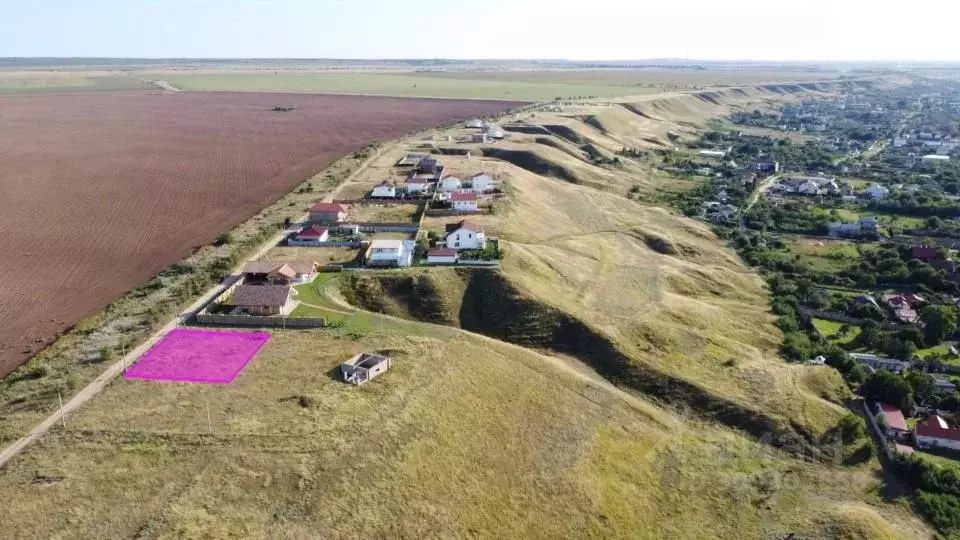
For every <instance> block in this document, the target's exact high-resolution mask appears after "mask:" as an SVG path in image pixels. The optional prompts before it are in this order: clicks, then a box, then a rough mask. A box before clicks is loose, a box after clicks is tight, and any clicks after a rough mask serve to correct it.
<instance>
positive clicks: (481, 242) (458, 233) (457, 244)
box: [446, 221, 487, 250]
mask: <svg viewBox="0 0 960 540" xmlns="http://www.w3.org/2000/svg"><path fill="white" fill-rule="evenodd" d="M446 233H447V248H449V249H454V250H458V249H484V248H485V247H487V235H486V233H484V232H483V228H482V227H480V226H478V225H477V224H475V223H471V222H469V221H461V222H459V223H450V224H448V225H447V227H446Z"/></svg>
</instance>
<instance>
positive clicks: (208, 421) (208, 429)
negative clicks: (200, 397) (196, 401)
mask: <svg viewBox="0 0 960 540" xmlns="http://www.w3.org/2000/svg"><path fill="white" fill-rule="evenodd" d="M206 405H207V433H208V434H210V435H213V423H212V422H211V421H210V402H209V401H207V402H206Z"/></svg>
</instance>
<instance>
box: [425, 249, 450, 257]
mask: <svg viewBox="0 0 960 540" xmlns="http://www.w3.org/2000/svg"><path fill="white" fill-rule="evenodd" d="M456 254H457V250H455V249H450V248H433V249H431V250H430V251H428V252H427V256H428V257H453V256H455V255H456Z"/></svg>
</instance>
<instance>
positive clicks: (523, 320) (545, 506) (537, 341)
mask: <svg viewBox="0 0 960 540" xmlns="http://www.w3.org/2000/svg"><path fill="white" fill-rule="evenodd" d="M605 108H609V107H605ZM586 112H587V114H592V113H597V112H599V107H598V109H597V110H590V111H586ZM538 114H539V113H538ZM577 114H579V112H578V113H577ZM631 114H632V113H631ZM628 118H629V119H630V120H629V122H631V123H640V124H642V123H643V122H647V121H650V120H645V119H643V117H641V116H639V115H636V114H634V115H633V116H631V117H628ZM549 120H550V121H549V122H547V123H548V124H549V125H551V126H556V125H565V126H567V127H568V128H569V129H570V130H573V131H575V132H576V133H577V134H579V135H575V134H571V133H570V132H569V131H567V129H559V130H558V129H556V128H554V131H553V132H554V133H562V134H563V135H564V136H563V137H561V138H562V139H563V140H564V141H568V142H569V141H571V140H576V137H583V139H584V140H591V141H592V142H591V143H590V144H597V145H598V146H600V147H602V148H603V149H605V150H606V151H614V150H615V148H613V145H614V144H616V143H615V142H612V141H614V139H613V138H612V136H613V135H616V134H612V135H611V137H610V138H609V139H608V140H607V141H606V142H604V141H603V140H601V138H599V137H595V138H593V139H591V138H590V137H588V135H589V133H590V132H589V131H588V130H587V129H583V130H582V131H581V127H580V124H578V123H579V122H581V120H580V119H579V117H564V118H552V119H549ZM650 122H652V121H650ZM590 129H594V128H590ZM636 129H638V130H640V131H642V130H645V129H647V127H645V126H643V125H640V126H638V127H636ZM537 136H539V135H537ZM554 136H555V135H554ZM532 137H533V136H532ZM570 144H573V143H570ZM604 145H606V146H604ZM497 148H506V149H509V150H513V151H518V152H529V153H530V154H531V155H533V156H539V157H540V158H541V159H544V160H547V161H550V162H554V161H555V162H558V163H562V164H563V165H564V166H567V165H569V169H570V170H571V171H574V173H575V174H576V176H577V180H578V181H571V180H569V179H563V178H560V177H557V176H556V175H554V176H550V175H540V174H537V173H536V172H532V171H531V170H530V169H529V168H525V167H524V166H523V164H524V163H526V162H525V161H522V160H521V163H520V164H519V165H517V164H504V168H503V169H501V170H502V171H504V174H503V175H502V177H505V178H506V182H507V190H506V191H507V193H508V196H507V197H506V200H505V202H504V203H503V204H498V207H497V213H495V214H493V215H490V216H484V217H482V218H481V219H480V220H479V221H481V222H482V223H484V225H485V226H486V227H487V230H488V232H489V233H490V234H493V235H497V236H499V237H500V239H501V244H502V246H503V247H504V249H505V251H506V253H507V256H506V259H505V260H504V263H503V266H502V267H501V268H499V269H462V268H461V269H451V268H435V269H416V270H403V271H387V272H362V273H360V272H358V273H354V274H344V275H343V276H341V277H340V278H338V279H340V280H341V282H342V287H341V290H342V293H343V294H344V296H345V297H346V298H347V299H348V300H350V301H351V302H353V303H354V304H356V305H360V306H363V307H366V308H367V309H369V310H370V311H374V312H377V311H383V312H386V313H387V314H388V315H395V316H396V317H392V316H385V317H380V318H379V320H378V319H377V318H375V317H374V316H371V315H370V314H369V313H365V312H362V313H360V314H359V315H358V316H357V318H356V320H361V321H363V320H365V321H366V323H365V324H354V325H353V326H351V327H349V328H344V329H327V330H310V331H275V332H273V338H272V340H271V341H270V342H269V343H268V344H267V345H266V346H265V347H264V349H263V350H262V351H261V353H260V354H259V355H258V357H257V358H256V359H255V360H254V361H253V362H252V363H251V364H250V365H249V366H248V367H247V369H246V371H245V372H244V373H243V374H242V375H241V377H240V378H238V380H237V381H235V382H234V383H233V384H230V385H227V386H210V385H191V384H145V383H144V382H142V381H127V380H118V381H116V382H115V383H113V384H112V385H111V386H110V388H109V389H107V390H106V391H105V392H104V393H102V394H100V395H99V396H97V398H95V399H94V400H92V401H91V402H90V403H89V405H88V406H87V407H86V408H84V409H83V410H82V411H80V412H79V413H77V414H76V415H75V416H73V417H71V418H70V419H69V423H68V425H67V427H66V428H64V429H59V430H58V431H56V432H55V433H53V434H51V435H50V436H48V437H45V438H44V439H42V440H41V441H40V443H39V444H37V445H36V446H34V447H32V448H30V449H28V450H27V451H26V452H24V453H23V454H21V455H20V456H18V457H17V458H16V459H15V460H14V461H12V462H11V463H10V464H9V465H8V466H7V467H6V468H5V469H4V470H3V471H2V472H0V498H2V499H3V500H4V501H6V504H4V505H0V522H2V523H4V525H5V527H7V528H8V530H11V531H15V534H16V535H18V536H23V537H50V536H55V535H64V536H65V535H70V536H75V537H132V536H137V537H141V538H172V537H201V536H208V537H226V536H235V537H263V538H301V537H311V536H318V535H319V536H323V537H330V538H357V537H363V538H368V537H391V538H393V537H418V538H451V537H454V538H456V537H481V538H558V537H592V538H612V537H624V538H702V537H704V535H705V534H709V535H710V536H713V537H719V538H778V537H785V536H787V535H788V534H791V533H793V534H795V535H796V536H797V537H800V538H803V537H813V538H822V537H843V538H871V539H873V538H913V537H927V536H929V535H930V534H929V531H928V529H927V528H926V527H925V526H924V525H923V524H922V523H921V522H920V521H919V520H918V519H916V518H915V517H914V516H912V515H911V514H910V513H909V510H907V509H906V508H905V507H904V506H902V505H899V504H896V503H895V502H891V501H888V500H886V499H884V498H883V497H882V496H881V495H880V493H881V492H882V487H883V486H882V484H881V481H880V480H879V479H878V478H877V476H876V474H875V473H876V467H875V462H874V461H872V460H869V459H867V460H865V462H861V463H859V464H856V463H854V462H857V461H858V460H856V459H852V460H851V459H849V458H851V455H850V451H851V450H853V449H852V448H842V447H840V446H839V445H838V444H836V443H835V439H834V438H833V437H834V436H835V435H836V434H837V430H836V425H837V423H838V422H839V421H840V419H841V418H843V417H844V415H846V414H847V413H846V411H845V409H844V408H843V407H842V406H841V405H840V402H841V401H842V399H843V398H844V397H845V390H844V387H843V386H842V383H841V381H840V380H839V378H838V377H837V376H836V374H835V373H833V372H832V371H830V370H829V369H827V368H814V367H805V366H796V365H788V364H785V363H783V362H782V361H781V360H780V359H778V358H777V357H776V348H777V346H778V343H779V339H780V335H779V333H778V332H777V331H776V329H775V328H774V326H773V325H772V316H771V315H770V314H769V313H768V312H767V306H766V303H767V296H766V293H765V290H764V287H763V284H762V282H761V280H760V278H759V277H757V276H756V275H755V274H753V273H751V272H750V271H749V269H747V268H746V267H744V266H743V265H742V264H741V263H740V262H739V260H738V259H737V257H736V256H735V254H733V253H732V252H731V251H730V250H729V249H727V248H726V247H724V246H723V245H722V244H721V243H720V242H719V241H718V240H717V239H716V238H715V237H714V236H713V235H712V233H711V232H710V231H709V230H708V229H707V228H706V227H705V226H704V225H702V224H700V223H697V222H695V221H692V220H689V219H686V218H681V217H677V216H674V215H671V214H670V213H669V212H667V211H665V210H662V209H658V208H654V207H650V206H645V205H641V204H639V203H637V202H634V201H631V200H628V199H627V198H625V197H623V194H622V186H624V185H629V184H631V183H632V182H635V181H636V180H635V179H634V178H633V177H632V176H631V175H632V173H631V169H630V168H629V166H628V167H625V168H623V169H613V168H601V167H596V166H593V165H590V164H589V163H587V162H585V161H583V160H581V159H579V158H576V157H574V156H572V155H570V154H569V153H567V152H565V151H562V150H558V149H556V148H550V147H547V146H545V145H542V144H539V145H538V144H537V143H536V142H535V141H530V142H529V143H528V142H526V141H524V140H515V141H513V142H511V143H509V144H505V145H502V146H498V147H497ZM545 149H546V150H545ZM484 159H487V158H484ZM568 160H569V161H568ZM574 163H576V166H574V165H573V164H574ZM436 225H437V224H436V223H434V226H436ZM371 350H373V351H380V352H382V353H384V354H388V355H390V356H391V357H392V358H393V360H394V365H393V368H392V369H391V370H390V371H389V372H387V373H386V374H385V375H384V376H382V377H380V378H378V379H376V380H375V381H373V382H372V383H370V384H368V385H365V386H363V387H359V388H357V387H353V386H349V385H345V384H343V383H342V382H340V381H339V378H338V376H337V366H338V364H339V363H340V362H342V361H343V359H345V358H347V357H349V356H350V355H352V354H354V353H356V352H359V351H371ZM861 443H862V441H858V442H857V444H861ZM844 461H846V464H842V462H844ZM705 531H708V532H705Z"/></svg>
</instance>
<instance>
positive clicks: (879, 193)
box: [866, 184, 890, 199]
mask: <svg viewBox="0 0 960 540" xmlns="http://www.w3.org/2000/svg"><path fill="white" fill-rule="evenodd" d="M866 194H867V196H868V197H870V198H871V199H885V198H886V197H887V196H888V195H890V190H889V189H887V188H886V187H885V186H881V185H880V184H873V185H871V186H870V187H868V188H867V190H866Z"/></svg>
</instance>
